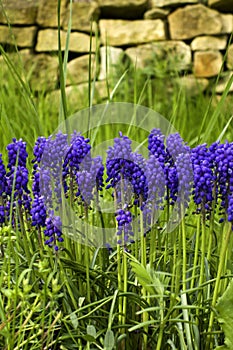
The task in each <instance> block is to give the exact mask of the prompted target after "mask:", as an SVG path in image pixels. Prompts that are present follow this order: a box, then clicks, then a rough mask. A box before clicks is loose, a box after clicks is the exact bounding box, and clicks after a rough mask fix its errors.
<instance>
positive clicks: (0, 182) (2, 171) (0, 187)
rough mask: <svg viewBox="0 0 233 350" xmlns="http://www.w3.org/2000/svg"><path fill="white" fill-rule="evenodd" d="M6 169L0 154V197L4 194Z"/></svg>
mask: <svg viewBox="0 0 233 350" xmlns="http://www.w3.org/2000/svg"><path fill="white" fill-rule="evenodd" d="M6 186H7V182H6V168H5V165H4V163H3V160H2V154H1V153H0V197H2V196H3V194H4V193H5V192H6Z"/></svg>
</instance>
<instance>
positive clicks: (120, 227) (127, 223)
mask: <svg viewBox="0 0 233 350" xmlns="http://www.w3.org/2000/svg"><path fill="white" fill-rule="evenodd" d="M116 220H117V236H118V240H117V244H123V245H125V244H127V243H134V240H133V238H132V237H133V235H134V234H133V230H132V214H131V213H130V211H128V210H124V209H119V210H117V212H116ZM123 236H124V237H123ZM122 238H123V241H122Z"/></svg>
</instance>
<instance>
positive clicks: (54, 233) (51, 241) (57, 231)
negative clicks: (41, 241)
mask: <svg viewBox="0 0 233 350" xmlns="http://www.w3.org/2000/svg"><path fill="white" fill-rule="evenodd" d="M45 225H46V228H45V230H44V235H45V237H46V238H47V239H46V241H45V244H46V245H48V246H49V247H50V248H52V247H53V248H54V250H55V251H58V249H59V247H58V245H57V244H58V243H61V242H63V241H64V239H63V238H62V232H61V228H62V223H61V219H60V217H59V216H54V215H53V214H52V213H51V214H50V216H49V217H48V218H47V219H46V220H45Z"/></svg>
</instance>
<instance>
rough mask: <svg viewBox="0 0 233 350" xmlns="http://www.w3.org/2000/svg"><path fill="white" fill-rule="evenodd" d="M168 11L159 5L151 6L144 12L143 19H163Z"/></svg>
mask: <svg viewBox="0 0 233 350" xmlns="http://www.w3.org/2000/svg"><path fill="white" fill-rule="evenodd" d="M169 13H170V11H169V10H167V9H166V10H165V9H161V8H159V7H155V8H152V9H150V10H148V11H146V12H145V13H144V16H143V18H144V19H165V18H166V17H167V16H168V15H169Z"/></svg>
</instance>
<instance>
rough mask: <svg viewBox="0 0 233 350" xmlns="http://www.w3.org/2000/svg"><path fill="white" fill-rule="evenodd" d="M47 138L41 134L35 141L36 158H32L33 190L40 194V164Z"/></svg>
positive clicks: (34, 152)
mask: <svg viewBox="0 0 233 350" xmlns="http://www.w3.org/2000/svg"><path fill="white" fill-rule="evenodd" d="M46 142H47V139H46V137H43V136H40V137H38V138H37V140H36V142H35V146H34V148H33V154H34V157H35V158H34V159H33V160H32V164H33V171H32V175H33V183H32V192H33V194H34V196H35V195H37V196H39V195H40V172H39V164H40V162H41V159H42V156H43V152H44V149H45V146H46Z"/></svg>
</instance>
